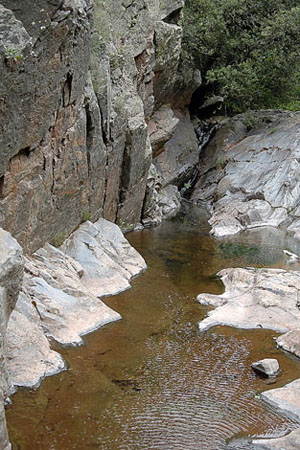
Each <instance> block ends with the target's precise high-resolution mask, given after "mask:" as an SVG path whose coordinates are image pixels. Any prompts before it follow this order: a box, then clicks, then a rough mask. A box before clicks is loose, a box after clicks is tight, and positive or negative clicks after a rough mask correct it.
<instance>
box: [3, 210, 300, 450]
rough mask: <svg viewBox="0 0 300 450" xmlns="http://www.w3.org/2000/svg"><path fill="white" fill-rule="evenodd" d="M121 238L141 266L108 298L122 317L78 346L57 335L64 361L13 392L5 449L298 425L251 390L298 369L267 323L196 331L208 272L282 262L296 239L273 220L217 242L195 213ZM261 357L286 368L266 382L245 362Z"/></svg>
mask: <svg viewBox="0 0 300 450" xmlns="http://www.w3.org/2000/svg"><path fill="white" fill-rule="evenodd" d="M195 223H196V224H195ZM127 238H128V240H129V241H130V243H131V244H132V245H133V246H134V247H135V248H136V249H137V250H138V251H139V252H140V253H141V255H142V256H143V257H144V258H145V260H146V262H147V264H148V270H147V271H146V272H144V273H143V274H142V275H141V276H139V277H138V278H136V279H135V280H133V283H132V285H133V288H132V289H131V290H128V291H126V292H124V293H122V294H120V295H118V296H115V297H109V298H106V299H104V301H105V302H106V303H107V304H108V305H109V306H110V307H112V308H113V309H115V310H116V311H118V312H119V313H120V314H121V315H122V317H123V319H122V320H121V321H118V322H115V323H112V324H110V325H107V326H105V327H103V328H101V329H100V330H98V331H97V332H94V333H92V334H90V335H87V336H85V337H84V345H83V346H81V347H77V348H72V347H69V348H61V347H60V348H59V347H58V346H57V345H56V347H55V344H53V346H54V348H56V349H58V350H59V351H60V352H61V353H62V354H63V356H64V358H65V360H66V362H67V366H68V370H67V371H65V372H62V373H60V374H58V375H56V376H53V377H50V378H47V379H46V380H44V381H43V382H42V383H41V386H40V387H39V388H38V389H36V390H34V389H33V390H27V389H19V390H18V392H17V394H15V395H14V396H13V397H12V402H13V403H12V405H11V406H9V407H8V408H7V422H8V428H9V434H10V438H11V441H12V444H13V449H14V450H17V449H18V450H71V449H72V450H75V449H79V450H86V449H88V450H89V449H101V450H222V449H244V448H245V449H246V448H247V449H248V448H251V446H250V444H248V440H249V439H248V438H249V437H250V436H251V437H253V436H269V437H272V436H279V435H283V434H286V433H287V432H288V431H290V430H292V429H294V428H295V427H296V426H297V424H296V423H295V422H294V421H293V420H290V419H289V418H287V417H284V416H283V415H280V414H278V413H277V412H276V410H274V409H272V408H270V407H268V406H266V405H265V404H264V403H263V402H262V401H261V400H260V398H259V392H261V391H264V390H267V389H273V388H277V387H281V386H283V385H284V384H286V383H288V382H290V381H292V380H294V379H296V378H299V377H300V361H299V360H297V359H296V358H294V357H292V356H291V355H288V354H285V353H284V352H283V351H280V350H277V349H276V347H275V343H274V339H273V338H274V337H276V336H277V334H276V333H275V332H272V331H268V330H238V329H233V328H228V327H215V328H212V329H211V330H209V331H207V332H205V333H200V332H199V331H198V328H197V323H198V322H199V321H200V320H201V319H203V318H204V317H205V315H206V314H207V311H208V309H207V308H206V307H203V306H201V305H200V304H198V303H197V302H196V301H195V298H196V296H197V294H199V293H201V292H210V293H222V291H223V286H222V284H221V283H220V281H219V280H218V279H217V278H216V276H215V274H216V273H217V272H218V271H219V270H221V269H222V268H225V267H242V266H249V265H251V266H256V267H264V266H268V267H284V268H285V267H287V266H286V265H285V261H284V255H283V252H282V250H283V249H288V250H290V251H293V252H295V253H297V252H298V253H300V247H299V244H297V243H296V242H295V241H294V240H292V239H290V240H289V239H288V238H287V237H286V235H285V234H284V233H283V232H281V231H279V230H275V229H271V228H269V229H261V230H252V231H251V232H250V231H248V232H244V233H242V234H240V235H238V236H235V237H230V238H226V239H222V240H217V239H215V238H212V237H211V236H209V234H208V226H207V225H206V220H205V218H203V217H202V216H201V214H200V215H199V216H198V217H197V216H195V215H193V214H192V215H190V216H189V215H187V216H185V217H184V218H182V219H180V218H178V219H176V220H172V221H166V222H164V223H163V224H162V225H161V226H160V227H157V228H153V229H145V230H143V231H140V232H131V233H129V234H127ZM297 245H298V247H297ZM289 268H293V269H299V266H298V265H295V266H289ZM266 357H275V358H277V359H278V360H279V363H280V366H281V369H282V374H281V376H279V377H278V378H277V380H276V381H275V383H273V384H269V383H270V382H268V381H267V380H264V379H261V378H259V377H258V376H257V375H255V374H254V373H253V371H252V370H251V367H250V365H251V363H252V362H253V361H255V360H258V359H262V358H266Z"/></svg>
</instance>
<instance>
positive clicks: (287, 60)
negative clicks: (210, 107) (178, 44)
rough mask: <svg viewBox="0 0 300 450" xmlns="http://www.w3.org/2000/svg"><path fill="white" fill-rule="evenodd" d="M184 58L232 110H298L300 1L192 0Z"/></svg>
mask: <svg viewBox="0 0 300 450" xmlns="http://www.w3.org/2000/svg"><path fill="white" fill-rule="evenodd" d="M183 58H184V59H185V60H186V61H188V62H189V63H190V64H192V65H193V66H194V67H197V68H199V69H200V70H201V73H202V76H203V79H204V83H205V84H206V87H207V89H208V90H209V91H210V92H212V93H214V94H219V95H222V96H223V97H224V99H225V105H226V107H227V108H228V110H229V111H230V112H240V111H245V110H247V109H250V108H252V109H255V108H274V107H284V106H286V107H288V106H290V107H294V109H296V107H297V106H298V107H300V102H299V100H300V98H299V94H300V89H299V80H300V5H299V0H186V7H185V14H184V37H183Z"/></svg>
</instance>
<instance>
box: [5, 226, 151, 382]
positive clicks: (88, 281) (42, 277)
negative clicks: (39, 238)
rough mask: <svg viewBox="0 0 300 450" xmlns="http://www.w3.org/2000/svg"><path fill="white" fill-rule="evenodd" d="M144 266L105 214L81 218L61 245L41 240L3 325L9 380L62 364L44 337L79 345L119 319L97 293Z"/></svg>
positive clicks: (33, 377) (123, 283)
mask: <svg viewBox="0 0 300 450" xmlns="http://www.w3.org/2000/svg"><path fill="white" fill-rule="evenodd" d="M145 268H146V263H145V261H144V260H143V258H142V257H141V256H140V255H139V254H138V253H137V252H136V250H134V249H133V248H132V247H131V246H130V244H129V243H128V241H127V240H126V239H125V238H124V236H123V234H122V232H121V230H120V229H119V227H118V226H117V225H115V224H112V223H110V222H108V221H106V220H105V219H100V220H99V221H98V222H96V223H95V224H93V223H91V222H86V223H84V224H83V225H82V226H81V227H80V228H79V229H78V230H77V231H76V232H75V233H74V234H73V235H71V236H70V238H69V239H68V240H67V241H66V242H65V244H64V245H63V247H61V249H57V248H55V247H53V246H51V245H50V244H46V245H45V246H44V247H43V248H42V249H40V250H38V251H37V252H35V253H34V254H33V255H32V256H31V257H26V259H25V277H24V283H23V287H22V292H21V294H20V296H19V299H18V302H17V305H16V309H15V311H14V312H13V314H12V316H11V318H10V321H9V325H8V335H7V352H8V355H9V361H8V367H9V372H10V377H11V381H12V383H13V384H14V385H16V386H35V385H37V384H38V383H39V381H40V380H41V379H42V378H44V377H45V376H49V375H52V374H53V373H56V372H58V371H60V370H63V369H64V367H65V366H64V361H63V360H62V358H61V356H60V355H59V354H58V353H56V352H54V351H53V350H51V348H50V345H49V341H48V339H47V338H49V337H51V338H54V339H55V340H56V341H57V342H59V343H60V344H64V345H67V344H72V345H78V344H81V343H82V338H81V336H82V335H84V334H86V333H88V332H91V331H93V330H95V329H97V328H99V327H100V326H103V325H105V324H107V323H109V322H112V321H114V320H118V319H120V318H121V316H120V315H119V314H118V313H117V312H115V311H113V310H112V309H111V308H109V307H107V306H106V305H105V304H104V303H103V302H102V301H101V300H100V299H99V297H103V296H107V295H113V294H116V293H119V292H121V291H122V290H124V289H128V288H129V287H130V284H129V281H130V279H131V278H132V277H133V276H136V275H138V273H140V272H141V271H142V270H144V269H145ZM46 337H47V338H46Z"/></svg>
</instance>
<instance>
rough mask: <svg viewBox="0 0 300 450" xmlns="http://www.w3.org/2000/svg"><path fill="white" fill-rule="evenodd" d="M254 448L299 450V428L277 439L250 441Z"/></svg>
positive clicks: (263, 449)
mask: <svg viewBox="0 0 300 450" xmlns="http://www.w3.org/2000/svg"><path fill="white" fill-rule="evenodd" d="M252 443H253V444H254V446H255V448H257V449H261V450H299V448H300V428H297V429H296V430H294V431H292V432H291V433H289V434H287V435H286V436H283V437H281V438H277V439H254V440H253V441H252Z"/></svg>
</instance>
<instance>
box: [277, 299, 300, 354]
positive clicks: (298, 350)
mask: <svg viewBox="0 0 300 450" xmlns="http://www.w3.org/2000/svg"><path fill="white" fill-rule="evenodd" d="M297 304H298V305H299V302H298V303H297ZM298 308H299V306H298ZM276 342H277V345H278V346H279V347H280V348H282V349H283V350H285V351H287V352H289V353H292V354H293V355H295V356H297V357H298V358H300V328H297V329H295V330H291V331H288V332H287V333H285V334H283V335H282V336H279V338H277V340H276Z"/></svg>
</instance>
